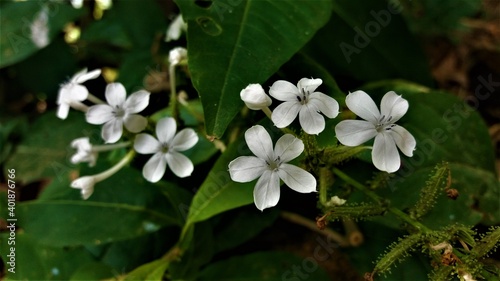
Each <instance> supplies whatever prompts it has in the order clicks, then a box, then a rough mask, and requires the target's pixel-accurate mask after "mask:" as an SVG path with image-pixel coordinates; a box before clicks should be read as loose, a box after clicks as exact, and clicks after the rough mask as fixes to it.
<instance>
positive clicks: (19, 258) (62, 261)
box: [0, 231, 111, 280]
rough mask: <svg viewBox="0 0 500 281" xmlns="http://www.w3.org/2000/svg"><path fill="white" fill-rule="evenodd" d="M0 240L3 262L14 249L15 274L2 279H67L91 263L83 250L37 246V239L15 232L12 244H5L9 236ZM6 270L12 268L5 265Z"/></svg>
mask: <svg viewBox="0 0 500 281" xmlns="http://www.w3.org/2000/svg"><path fill="white" fill-rule="evenodd" d="M5 234H6V233H4V234H3V235H2V236H1V237H0V238H1V239H0V240H1V244H0V250H1V253H2V259H3V260H4V262H7V261H9V260H10V258H6V256H7V255H8V254H10V248H11V247H15V252H14V254H15V268H14V271H15V273H14V274H12V273H10V272H8V271H7V270H6V273H7V278H6V279H5V280H70V276H71V275H72V274H73V272H74V271H75V270H77V268H79V267H80V266H82V265H84V264H87V263H91V262H92V261H93V257H92V255H90V253H89V252H87V251H86V250H85V249H84V248H83V247H74V248H55V247H51V246H47V245H43V244H39V243H38V240H37V239H35V237H33V236H29V235H27V234H26V233H22V232H19V231H18V232H17V233H16V237H15V243H16V244H15V245H13V244H11V245H9V244H8V240H7V239H8V234H7V235H5ZM5 266H6V269H9V268H11V266H10V265H9V264H5ZM108 277H111V276H109V275H108Z"/></svg>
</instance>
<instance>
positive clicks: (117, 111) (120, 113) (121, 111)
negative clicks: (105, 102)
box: [113, 107, 125, 118]
mask: <svg viewBox="0 0 500 281" xmlns="http://www.w3.org/2000/svg"><path fill="white" fill-rule="evenodd" d="M113 113H114V114H115V116H116V117H118V118H121V117H123V116H125V110H124V109H123V108H120V107H117V108H116V109H115V110H114V111H113Z"/></svg>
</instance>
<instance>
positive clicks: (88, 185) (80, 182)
mask: <svg viewBox="0 0 500 281" xmlns="http://www.w3.org/2000/svg"><path fill="white" fill-rule="evenodd" d="M95 183H96V178H95V177H93V176H85V177H81V178H77V179H76V180H74V181H72V182H71V187H72V188H76V189H81V190H82V191H81V193H82V198H83V199H84V200H87V199H88V198H89V197H90V195H92V193H93V192H94V185H95Z"/></svg>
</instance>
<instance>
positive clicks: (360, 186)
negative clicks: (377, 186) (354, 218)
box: [333, 168, 432, 233]
mask: <svg viewBox="0 0 500 281" xmlns="http://www.w3.org/2000/svg"><path fill="white" fill-rule="evenodd" d="M333 173H334V174H335V175H337V176H338V177H339V178H341V179H342V180H343V181H345V182H346V183H348V184H350V185H352V186H353V187H354V188H356V189H358V190H359V191H361V192H363V193H364V194H366V195H367V196H368V197H370V198H371V199H373V200H374V201H375V202H377V203H379V204H381V205H385V204H386V202H384V201H385V200H384V199H383V198H381V197H380V196H378V195H377V194H376V193H375V192H373V191H371V190H369V189H368V188H367V187H366V186H364V185H363V184H361V183H360V182H358V181H357V180H355V179H353V178H351V177H350V176H348V175H347V174H345V173H344V172H342V171H340V170H339V169H337V168H333ZM387 211H389V212H390V213H392V214H393V215H396V216H397V217H398V218H399V219H401V220H402V221H404V222H406V223H408V224H409V225H411V226H413V227H414V228H416V229H417V230H419V231H421V232H424V233H428V232H431V231H432V230H430V229H429V228H428V227H427V226H425V225H423V224H421V223H420V222H418V221H416V220H414V219H412V218H411V217H410V216H409V215H408V214H406V213H404V212H403V211H401V210H400V209H398V208H395V207H388V208H387Z"/></svg>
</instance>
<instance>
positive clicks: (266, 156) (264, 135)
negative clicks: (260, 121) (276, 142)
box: [245, 125, 274, 161]
mask: <svg viewBox="0 0 500 281" xmlns="http://www.w3.org/2000/svg"><path fill="white" fill-rule="evenodd" d="M245 140H246V142H247V145H248V148H250V150H251V151H252V152H253V154H255V155H256V156H257V157H259V158H260V159H263V160H271V161H273V160H274V152H273V141H272V140H271V136H269V133H268V132H267V131H266V129H264V127H262V126H260V125H255V126H253V127H251V128H250V129H248V130H247V131H246V132H245Z"/></svg>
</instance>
